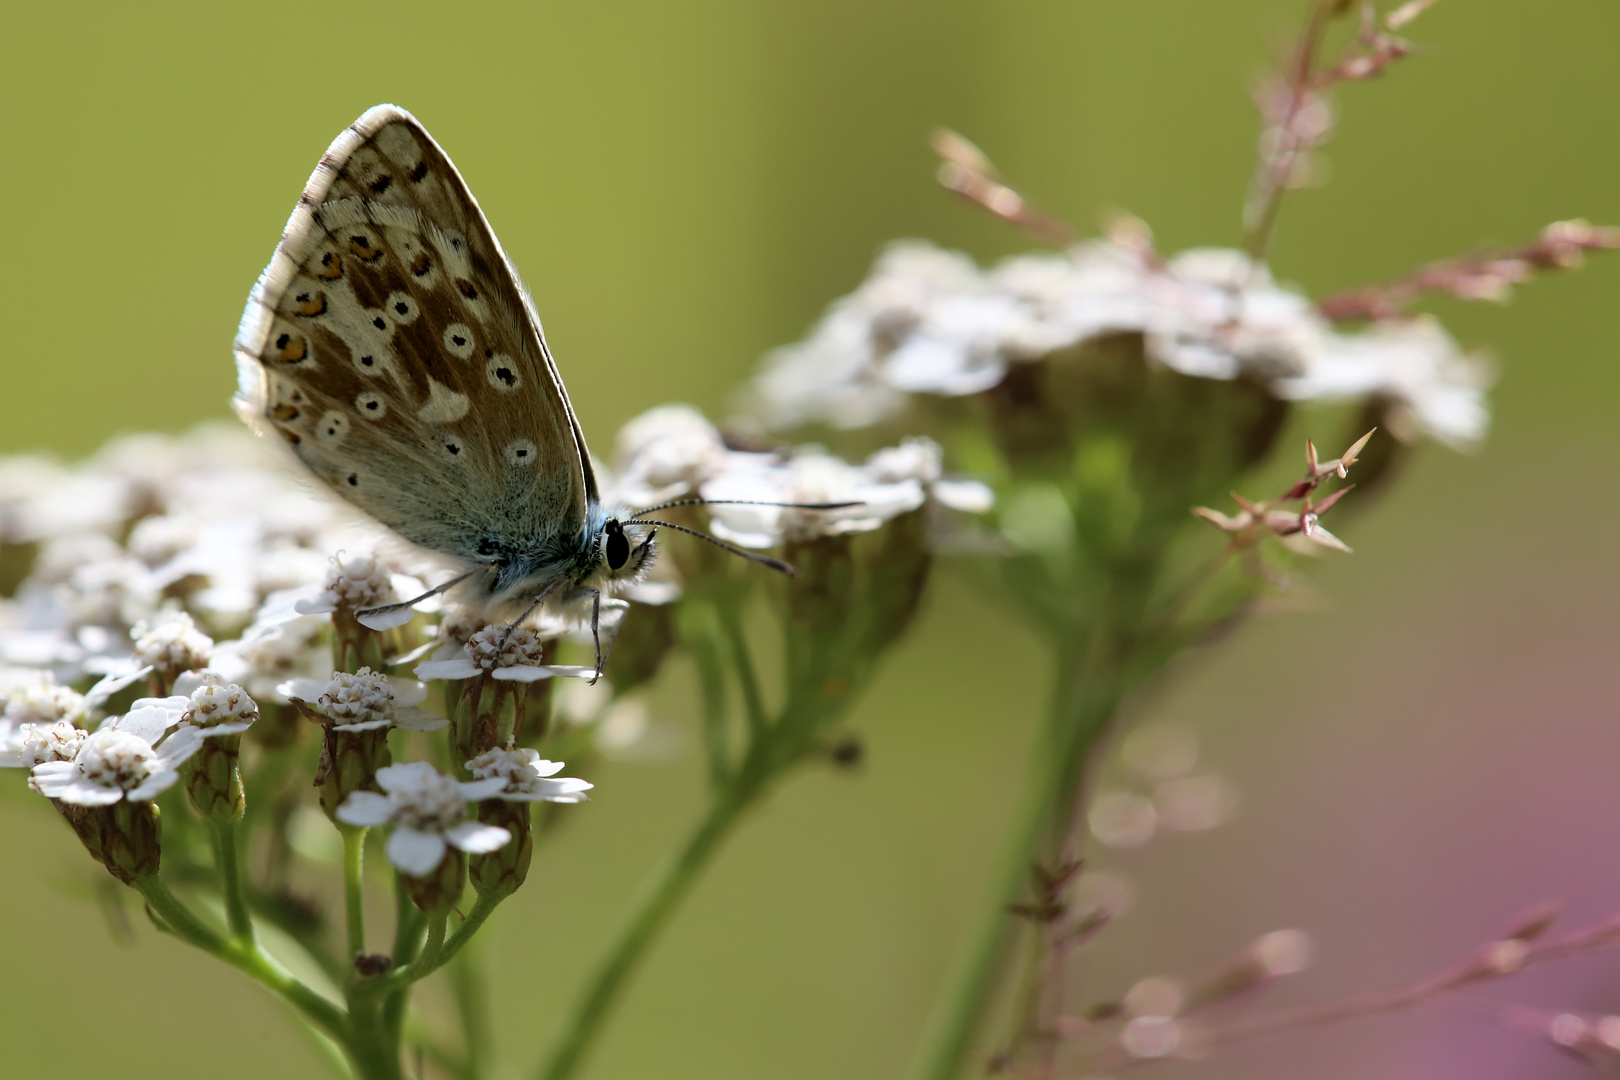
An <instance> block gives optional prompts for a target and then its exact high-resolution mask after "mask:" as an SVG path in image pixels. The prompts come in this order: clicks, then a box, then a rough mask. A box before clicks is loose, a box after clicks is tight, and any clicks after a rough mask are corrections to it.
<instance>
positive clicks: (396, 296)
mask: <svg viewBox="0 0 1620 1080" xmlns="http://www.w3.org/2000/svg"><path fill="white" fill-rule="evenodd" d="M383 310H384V311H386V312H387V313H388V319H389V321H390V322H392V323H393V324H394V325H395V326H409V325H410V324H411V323H413V322H415V321H416V317H417V316H418V315H420V314H422V309H421V307H420V306H418V304H417V303H416V300H415V299H414V298H412V296H411V295H410V293H404V292H399V291H397V290H396V291H394V292H391V293H389V294H388V299H387V300H385V301H383Z"/></svg>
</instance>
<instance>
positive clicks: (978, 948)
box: [910, 656, 1123, 1080]
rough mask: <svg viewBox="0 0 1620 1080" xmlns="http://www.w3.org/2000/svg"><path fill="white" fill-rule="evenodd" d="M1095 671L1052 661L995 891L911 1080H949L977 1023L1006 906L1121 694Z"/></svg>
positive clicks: (993, 972) (1000, 947)
mask: <svg viewBox="0 0 1620 1080" xmlns="http://www.w3.org/2000/svg"><path fill="white" fill-rule="evenodd" d="M1101 667H1103V665H1091V664H1087V663H1085V660H1084V658H1083V657H1075V656H1060V658H1059V663H1058V673H1057V687H1056V691H1055V693H1054V694H1053V699H1052V705H1051V711H1050V713H1049V714H1048V717H1047V724H1046V728H1045V730H1044V731H1043V732H1042V733H1041V736H1040V738H1039V740H1038V741H1037V743H1036V745H1035V752H1034V760H1033V764H1032V765H1031V770H1030V771H1031V782H1030V783H1028V784H1026V785H1025V787H1024V798H1023V801H1022V802H1021V803H1020V805H1019V807H1018V811H1017V814H1016V816H1015V817H1014V819H1013V825H1012V831H1011V833H1010V836H1009V838H1008V841H1007V844H1006V846H1005V848H1003V850H1002V854H1001V861H1000V864H999V865H998V867H997V869H996V871H995V875H994V877H993V879H992V880H993V881H994V882H995V888H994V891H993V893H992V894H991V897H990V902H989V903H987V904H986V906H985V908H984V910H983V912H982V913H981V915H980V917H979V921H978V925H977V926H976V927H975V929H974V930H973V932H972V935H971V937H970V944H969V947H968V950H967V952H965V953H964V954H962V956H961V957H960V959H959V961H958V963H957V965H956V967H955V969H954V970H953V972H952V974H951V977H950V979H949V986H950V989H949V990H948V991H947V994H946V997H945V1000H944V1002H943V1003H942V1005H941V1006H940V1007H939V1008H938V1009H937V1010H936V1012H935V1015H934V1017H933V1019H932V1021H931V1022H930V1024H929V1027H928V1029H927V1031H926V1032H925V1034H924V1037H923V1043H922V1048H921V1051H920V1053H919V1054H918V1057H917V1059H916V1061H915V1063H914V1065H913V1068H912V1070H911V1073H910V1075H911V1077H912V1080H953V1078H954V1077H956V1076H957V1075H958V1073H959V1072H960V1071H961V1068H962V1064H963V1061H964V1059H965V1058H966V1057H967V1054H968V1051H969V1048H970V1047H971V1045H972V1043H973V1040H974V1037H975V1036H976V1035H977V1033H978V1031H979V1030H980V1028H981V1026H982V1024H983V1018H984V1014H985V1012H986V1011H987V1009H988V1008H989V1005H990V1001H991V997H992V995H993V993H994V992H995V989H996V987H997V985H998V984H999V983H1000V981H1001V976H1002V972H1003V968H1004V966H1005V965H1004V960H1005V957H1006V955H1007V948H1008V944H1009V943H1010V941H1011V939H1012V934H1013V929H1014V923H1013V921H1012V918H1011V917H1010V916H1009V915H1008V913H1007V905H1008V904H1011V903H1015V902H1017V901H1018V899H1019V898H1020V896H1021V895H1022V894H1023V893H1024V891H1025V890H1026V889H1027V888H1028V885H1029V880H1030V872H1031V869H1032V866H1033V864H1034V863H1035V862H1036V861H1038V860H1040V859H1041V858H1042V857H1043V855H1044V854H1045V851H1044V849H1045V847H1046V846H1047V844H1048V842H1049V839H1050V837H1052V836H1053V834H1054V833H1060V832H1061V830H1062V826H1063V824H1064V822H1063V820H1062V819H1065V818H1066V817H1067V815H1068V811H1069V808H1070V807H1071V805H1072V801H1073V800H1072V794H1073V792H1074V789H1075V787H1076V785H1078V784H1079V782H1080V779H1081V776H1082V774H1083V772H1084V769H1085V762H1086V757H1087V754H1088V753H1089V751H1090V750H1091V747H1092V746H1093V745H1094V744H1095V743H1096V740H1097V736H1098V735H1099V734H1101V732H1102V731H1103V729H1104V728H1105V727H1106V726H1107V723H1108V720H1109V718H1110V717H1111V716H1112V715H1113V713H1114V710H1115V708H1116V707H1117V705H1118V703H1119V700H1120V697H1121V694H1122V691H1123V687H1122V685H1121V682H1122V679H1121V678H1120V673H1121V668H1122V667H1123V665H1120V666H1119V667H1115V668H1113V672H1112V674H1113V677H1112V678H1110V677H1108V676H1107V675H1104V676H1103V677H1102V678H1093V677H1092V675H1093V673H1097V672H1098V669H1099V668H1101ZM1104 670H1105V671H1106V670H1107V669H1106V668H1104Z"/></svg>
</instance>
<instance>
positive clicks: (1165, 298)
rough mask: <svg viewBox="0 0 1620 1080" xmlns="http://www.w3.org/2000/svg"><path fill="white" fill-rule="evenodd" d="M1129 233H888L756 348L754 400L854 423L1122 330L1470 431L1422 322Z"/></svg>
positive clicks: (1452, 380)
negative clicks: (934, 240) (868, 265)
mask: <svg viewBox="0 0 1620 1080" xmlns="http://www.w3.org/2000/svg"><path fill="white" fill-rule="evenodd" d="M1140 235H1141V233H1140V230H1137V231H1132V230H1119V231H1117V232H1116V233H1115V235H1114V236H1112V237H1110V238H1109V239H1105V240H1099V241H1093V242H1089V243H1084V244H1080V245H1077V246H1075V247H1073V248H1071V249H1070V250H1068V251H1067V252H1064V253H1062V254H1055V255H1048V254H1039V255H1022V256H1018V257H1015V258H1012V259H1009V260H1007V261H1006V262H1003V263H1002V264H1000V265H999V266H997V267H995V268H993V269H990V270H981V269H980V268H979V267H978V266H976V265H975V264H974V263H973V261H972V260H971V259H969V258H968V257H967V256H965V255H962V254H959V253H955V252H947V251H943V250H941V249H939V248H937V247H934V246H933V245H931V244H928V243H925V242H921V241H905V242H901V243H897V244H895V245H893V246H892V247H890V248H889V249H888V251H886V252H885V253H884V254H883V255H882V256H881V257H880V258H879V259H878V262H877V264H876V266H874V267H873V269H872V273H871V274H870V276H869V277H868V278H867V280H866V281H865V282H864V283H863V284H862V285H861V286H860V287H859V288H858V289H857V290H856V291H855V292H853V293H851V294H850V295H849V296H847V297H845V298H844V299H842V300H839V301H837V302H836V303H834V304H833V306H832V307H831V308H830V309H829V311H828V312H827V314H826V316H825V317H824V318H823V319H822V321H821V323H820V324H819V325H818V326H817V327H816V328H815V329H814V330H813V331H812V332H811V335H810V336H809V337H808V338H807V339H806V340H804V341H803V342H801V343H799V344H796V345H790V346H787V347H785V348H782V349H779V350H777V351H776V352H775V353H773V354H772V355H771V357H770V358H769V359H768V360H767V363H766V369H765V371H764V372H763V373H762V374H761V375H760V376H759V377H758V379H757V380H756V382H755V387H754V390H755V399H756V403H757V412H758V414H759V415H760V417H761V419H763V420H764V421H765V423H766V424H767V425H768V426H770V427H772V428H776V429H783V428H791V427H797V426H799V425H803V424H808V423H820V424H827V425H829V426H831V427H834V428H840V429H851V428H860V427H868V426H871V425H874V424H877V423H879V422H881V421H884V420H886V419H889V418H890V417H892V416H894V415H896V414H897V413H899V412H900V411H901V409H902V408H903V407H904V406H905V405H906V403H907V401H908V400H910V398H911V397H912V396H913V395H936V396H943V397H959V396H965V395H970V394H978V393H981V392H983V391H986V390H989V389H991V388H992V387H995V386H997V385H998V384H1000V383H1001V382H1003V381H1004V380H1005V379H1006V378H1007V377H1008V375H1009V372H1010V371H1011V370H1012V369H1014V368H1015V367H1017V366H1018V365H1022V364H1029V363H1032V362H1036V361H1039V360H1041V359H1042V358H1043V357H1046V356H1049V355H1051V354H1054V353H1057V352H1060V351H1062V350H1066V349H1070V348H1073V347H1075V346H1078V345H1082V344H1085V343H1088V342H1093V341H1099V340H1102V339H1104V338H1107V337H1110V336H1117V335H1122V334H1136V335H1141V337H1142V338H1143V341H1144V346H1145V352H1146V355H1147V357H1148V358H1149V359H1150V360H1152V361H1153V362H1156V363H1159V364H1162V365H1164V366H1165V367H1167V368H1170V369H1171V370H1173V371H1178V372H1180V373H1182V374H1184V375H1190V376H1195V377H1198V378H1205V379H1218V380H1232V379H1237V378H1239V377H1247V378H1252V379H1255V380H1258V381H1260V382H1262V383H1264V384H1265V385H1267V386H1268V387H1269V388H1270V390H1271V392H1272V393H1273V394H1274V395H1276V396H1277V397H1279V398H1283V399H1286V400H1296V401H1297V400H1309V399H1340V398H1347V397H1357V398H1359V397H1370V396H1378V397H1384V398H1388V399H1390V400H1391V401H1393V402H1395V403H1396V404H1397V405H1398V406H1399V409H1400V415H1401V417H1402V418H1403V419H1404V420H1405V421H1406V423H1405V433H1409V434H1412V435H1416V434H1429V435H1432V436H1434V437H1436V438H1439V439H1441V440H1442V441H1445V442H1449V443H1453V444H1469V443H1472V442H1474V441H1476V440H1478V439H1479V438H1480V437H1481V436H1482V435H1483V434H1484V430H1485V426H1486V422H1487V419H1488V412H1487V408H1486V405H1485V400H1484V393H1485V389H1486V386H1487V385H1488V383H1489V378H1488V376H1487V375H1486V373H1485V371H1484V369H1483V367H1482V366H1481V365H1480V364H1479V362H1478V361H1476V360H1473V359H1471V358H1469V357H1468V356H1466V355H1465V354H1464V353H1463V352H1462V351H1461V349H1459V348H1458V346H1457V344H1456V342H1454V341H1453V340H1452V339H1451V338H1450V337H1449V336H1448V335H1447V334H1446V333H1445V332H1444V331H1443V330H1442V329H1440V327H1439V325H1438V324H1437V323H1434V322H1432V321H1429V320H1415V321H1412V322H1408V323H1396V324H1389V325H1384V324H1379V325H1375V326H1374V327H1372V328H1371V329H1369V330H1367V331H1364V332H1359V333H1358V332H1348V331H1343V330H1340V329H1337V328H1335V327H1334V325H1333V324H1332V323H1331V322H1330V321H1329V320H1328V319H1327V318H1326V317H1324V316H1323V315H1322V314H1321V313H1320V312H1319V311H1318V310H1317V308H1316V307H1315V306H1314V305H1313V304H1312V303H1311V302H1310V300H1309V299H1308V298H1307V297H1306V296H1304V295H1303V294H1302V293H1300V292H1298V291H1296V290H1293V289H1291V288H1287V287H1285V286H1281V285H1278V284H1277V283H1276V282H1274V281H1273V280H1272V278H1271V275H1270V273H1269V272H1268V270H1267V269H1266V267H1265V266H1264V265H1261V264H1257V263H1254V262H1252V261H1251V260H1250V259H1249V258H1248V257H1247V256H1245V255H1243V254H1242V253H1240V252H1237V251H1228V250H1221V249H1197V250H1192V251H1187V252H1184V253H1182V254H1181V255H1178V256H1175V257H1174V258H1171V259H1168V260H1165V259H1163V258H1161V257H1159V256H1158V255H1157V254H1156V253H1154V252H1153V251H1152V249H1151V248H1150V247H1149V246H1148V245H1147V244H1145V243H1143V242H1141V239H1140Z"/></svg>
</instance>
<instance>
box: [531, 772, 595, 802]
mask: <svg viewBox="0 0 1620 1080" xmlns="http://www.w3.org/2000/svg"><path fill="white" fill-rule="evenodd" d="M534 786H535V788H536V790H538V791H542V792H544V793H545V796H546V798H548V799H554V798H557V797H559V796H563V795H578V794H579V793H580V792H582V791H589V790H591V789H592V788H593V787H595V786H596V785H595V784H592V783H590V782H589V781H586V780H580V779H578V778H577V777H573V776H564V777H560V778H558V779H556V780H536V781H535V784H534Z"/></svg>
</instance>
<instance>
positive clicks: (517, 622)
mask: <svg viewBox="0 0 1620 1080" xmlns="http://www.w3.org/2000/svg"><path fill="white" fill-rule="evenodd" d="M561 584H562V579H561V578H559V579H558V580H556V581H553V582H552V583H551V584H550V585H547V586H546V587H545V588H543V589H541V590H540V595H539V596H537V597H535V598H534V599H533V600H532V601H530V602H529V606H528V607H526V608H524V609H523V614H521V615H519V616H518V617H517V618H515V619H513V620H512V624H511V625H510V626H508V627H507V628H506V633H504V634H502V635H501V644H500V648H502V649H504V648H506V639H507V638H509V637H511V636H512V631H514V630H516V629H517V628H518V627H520V626H522V625H523V620H525V619H527V618H528V617H529V616H530V615H533V614H534V613H535V612H536V611H538V610H539V609H540V605H541V604H543V603H545V602H546V597H548V596H550V595H551V594H552V593H554V592H556V591H557V586H558V585H561Z"/></svg>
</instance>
